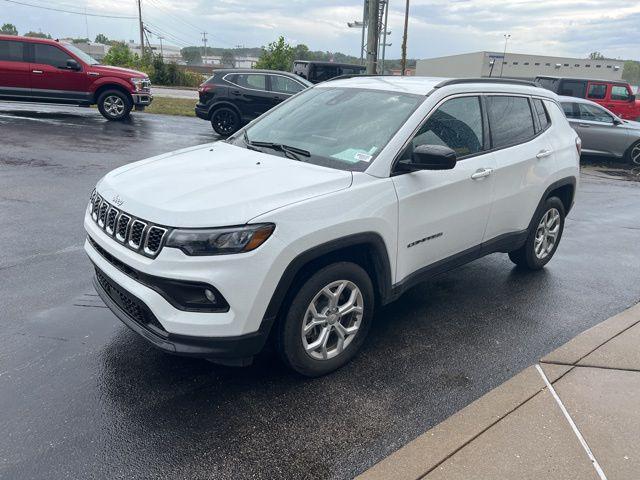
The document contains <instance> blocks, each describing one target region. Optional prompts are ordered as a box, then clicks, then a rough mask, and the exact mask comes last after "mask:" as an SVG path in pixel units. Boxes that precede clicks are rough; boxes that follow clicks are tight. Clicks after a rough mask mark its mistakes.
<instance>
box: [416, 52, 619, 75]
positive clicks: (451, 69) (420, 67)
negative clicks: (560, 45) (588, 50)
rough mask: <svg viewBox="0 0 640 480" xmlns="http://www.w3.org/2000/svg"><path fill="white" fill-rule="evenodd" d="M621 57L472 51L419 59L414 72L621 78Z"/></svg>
mask: <svg viewBox="0 0 640 480" xmlns="http://www.w3.org/2000/svg"><path fill="white" fill-rule="evenodd" d="M623 68H624V62H623V61H622V60H588V59H584V58H567V57H547V56H542V55H528V54H523V53H507V54H506V55H503V54H502V53H499V52H473V53H465V54H462V55H450V56H448V57H438V58H427V59H425V60H418V62H417V65H416V75H420V76H427V77H462V78H475V77H501V76H502V77H508V78H522V79H533V78H535V77H536V76H538V75H545V76H553V77H571V78H596V79H601V80H620V79H621V78H622V70H623Z"/></svg>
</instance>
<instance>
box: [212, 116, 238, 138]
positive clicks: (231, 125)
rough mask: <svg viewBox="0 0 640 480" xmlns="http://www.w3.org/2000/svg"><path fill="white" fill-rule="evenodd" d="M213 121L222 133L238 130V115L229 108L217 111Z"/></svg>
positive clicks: (226, 133) (227, 133)
mask: <svg viewBox="0 0 640 480" xmlns="http://www.w3.org/2000/svg"><path fill="white" fill-rule="evenodd" d="M211 121H212V123H213V125H214V126H215V129H216V131H217V132H218V133H220V134H222V135H229V134H231V133H233V132H234V131H235V130H236V117H235V115H234V114H233V112H230V111H228V110H219V111H217V112H215V113H214V114H213V118H212V119H211Z"/></svg>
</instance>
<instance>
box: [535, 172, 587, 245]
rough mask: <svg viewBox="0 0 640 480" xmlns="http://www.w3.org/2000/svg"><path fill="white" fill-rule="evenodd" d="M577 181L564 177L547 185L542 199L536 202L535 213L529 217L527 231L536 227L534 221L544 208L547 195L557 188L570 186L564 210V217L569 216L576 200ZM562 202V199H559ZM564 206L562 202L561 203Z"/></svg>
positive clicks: (573, 178)
mask: <svg viewBox="0 0 640 480" xmlns="http://www.w3.org/2000/svg"><path fill="white" fill-rule="evenodd" d="M577 183H578V181H577V179H576V177H565V178H562V179H560V180H557V181H555V182H553V183H552V184H551V185H549V186H548V187H547V189H546V190H545V191H544V193H543V194H542V197H541V198H540V202H538V206H537V207H536V209H535V211H534V212H533V215H532V216H531V221H530V222H529V226H528V227H527V231H528V232H530V231H531V230H532V229H533V228H535V227H536V225H534V223H535V219H536V217H537V216H538V214H539V213H541V210H542V208H543V207H544V202H545V201H546V200H547V198H549V194H551V192H553V191H554V190H557V189H558V188H561V187H566V186H567V185H570V186H571V187H572V190H571V198H570V199H569V207H568V208H566V209H565V212H564V213H565V216H567V215H568V214H569V212H570V211H571V208H572V207H573V204H574V202H575V198H576V185H577ZM560 200H562V199H560ZM563 204H564V202H563Z"/></svg>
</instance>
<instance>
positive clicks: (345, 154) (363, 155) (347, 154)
mask: <svg viewBox="0 0 640 480" xmlns="http://www.w3.org/2000/svg"><path fill="white" fill-rule="evenodd" d="M372 150H373V152H375V150H376V148H375V147H374V148H372V149H371V150H369V152H367V151H366V150H362V149H359V148H347V149H346V150H343V151H342V152H338V153H334V154H333V155H331V157H332V158H337V159H338V160H344V161H345V162H349V163H358V162H370V161H371V159H372V158H373V156H372V155H371V153H373V152H372Z"/></svg>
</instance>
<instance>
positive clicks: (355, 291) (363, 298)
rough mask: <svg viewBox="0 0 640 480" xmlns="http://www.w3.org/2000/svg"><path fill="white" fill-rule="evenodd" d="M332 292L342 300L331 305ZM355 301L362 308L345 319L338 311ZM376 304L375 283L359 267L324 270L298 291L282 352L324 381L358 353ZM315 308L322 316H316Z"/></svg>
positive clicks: (281, 332)
mask: <svg viewBox="0 0 640 480" xmlns="http://www.w3.org/2000/svg"><path fill="white" fill-rule="evenodd" d="M326 289H328V291H329V292H331V293H332V294H333V295H337V297H334V298H337V301H334V302H333V303H331V298H330V296H329V295H328V294H327V293H324V292H326V291H327V290H326ZM338 290H340V292H339V291H338ZM349 302H351V308H353V307H356V309H354V310H352V311H351V312H347V313H345V314H344V316H341V315H340V314H339V313H337V311H336V310H337V309H338V308H340V307H341V306H342V308H343V309H346V308H347V306H348V305H349ZM374 302H375V296H374V293H373V284H372V282H371V279H370V278H369V275H368V274H367V272H366V271H365V270H364V269H363V268H362V267H360V266H359V265H356V264H355V263H350V262H339V263H334V264H331V265H329V266H327V267H324V268H322V269H321V270H319V271H318V272H316V273H315V274H313V275H312V276H311V277H310V278H309V279H308V280H307V281H306V282H305V283H304V284H303V285H302V287H301V288H300V290H298V292H297V293H296V294H295V296H294V297H293V299H292V301H291V303H290V304H289V308H288V311H287V313H286V316H284V318H282V320H281V321H280V322H279V324H278V328H277V333H276V348H277V350H278V354H279V355H280V357H281V358H282V360H283V362H284V363H285V364H286V365H287V366H288V367H289V368H291V369H293V370H295V371H296V372H298V373H300V374H301V375H305V376H307V377H319V376H322V375H326V374H327V373H329V372H332V371H334V370H336V369H338V368H340V367H342V366H343V365H345V364H346V363H347V362H349V361H350V360H351V359H352V358H353V357H354V356H355V355H356V353H358V351H359V350H360V348H361V347H362V344H363V343H364V341H365V338H366V336H367V334H368V333H369V329H370V327H371V322H372V318H373V311H374ZM312 304H313V305H314V307H315V310H316V312H317V313H318V317H315V316H314V315H313V313H311V311H312V307H311V305H312ZM357 308H359V309H360V310H357ZM305 326H306V327H308V331H307V333H306V335H305V334H304V333H303V328H304V327H305ZM348 331H352V332H351V333H347V332H348ZM323 340H324V341H323ZM340 343H341V344H342V348H340ZM314 345H316V346H315V347H314Z"/></svg>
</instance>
